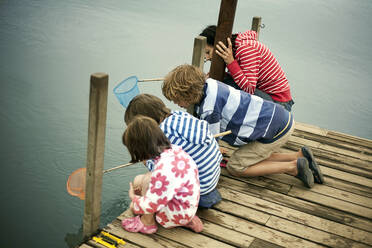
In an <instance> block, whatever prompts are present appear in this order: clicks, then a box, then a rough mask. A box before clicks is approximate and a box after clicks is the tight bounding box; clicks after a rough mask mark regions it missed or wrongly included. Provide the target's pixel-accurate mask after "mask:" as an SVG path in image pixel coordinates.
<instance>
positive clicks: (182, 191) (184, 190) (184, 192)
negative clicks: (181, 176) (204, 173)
mask: <svg viewBox="0 0 372 248" xmlns="http://www.w3.org/2000/svg"><path fill="white" fill-rule="evenodd" d="M193 188H194V185H193V184H190V181H187V182H186V183H183V184H181V187H179V188H177V189H176V192H177V195H180V196H182V197H187V196H189V195H192V194H193V191H192V189H193Z"/></svg>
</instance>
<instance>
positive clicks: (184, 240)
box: [118, 210, 230, 247]
mask: <svg viewBox="0 0 372 248" xmlns="http://www.w3.org/2000/svg"><path fill="white" fill-rule="evenodd" d="M131 216H133V213H132V212H131V211H130V210H127V211H125V212H123V213H122V214H121V215H120V216H119V217H118V219H119V220H120V221H121V220H123V219H124V218H127V217H131ZM119 224H120V223H119ZM120 228H121V226H120ZM121 229H122V231H124V232H125V233H127V234H129V232H126V231H125V230H124V229H123V228H121ZM206 232H207V233H210V232H211V231H210V230H209V231H208V230H206ZM130 234H131V235H132V237H133V236H134V235H133V234H132V233H130ZM139 235H140V236H144V235H141V234H139ZM145 236H146V235H145ZM147 236H153V237H158V236H159V237H161V238H162V239H163V243H164V242H174V244H173V246H170V247H174V245H176V244H177V245H178V244H183V245H186V246H188V247H220V246H221V245H223V246H226V247H230V246H229V245H227V244H225V243H222V242H220V241H218V240H213V239H212V238H210V237H208V236H203V235H202V234H196V233H194V232H192V231H190V230H189V229H186V228H182V227H176V228H170V229H165V228H163V227H161V226H159V229H158V231H157V232H156V234H154V235H147ZM133 238H137V239H138V238H140V237H133ZM221 240H223V238H221ZM131 242H133V243H137V242H135V241H132V240H131ZM147 242H151V240H150V241H149V240H147ZM137 244H139V243H137ZM140 245H142V244H140ZM150 247H151V246H150Z"/></svg>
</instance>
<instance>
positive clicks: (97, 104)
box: [83, 73, 108, 237]
mask: <svg viewBox="0 0 372 248" xmlns="http://www.w3.org/2000/svg"><path fill="white" fill-rule="evenodd" d="M107 90H108V75H107V74H104V73H95V74H92V75H91V78H90V95H89V125H88V154H87V172H86V183H85V193H86V195H85V205H84V218H83V236H84V237H89V236H91V235H92V234H93V233H95V232H96V231H97V230H98V227H99V223H100V215H101V193H102V175H103V172H102V171H103V156H104V152H105V135H106V115H107V113H106V112H107Z"/></svg>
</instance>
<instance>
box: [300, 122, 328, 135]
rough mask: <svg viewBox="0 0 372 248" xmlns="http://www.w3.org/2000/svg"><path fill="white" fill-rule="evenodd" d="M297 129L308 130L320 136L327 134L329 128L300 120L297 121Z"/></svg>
mask: <svg viewBox="0 0 372 248" xmlns="http://www.w3.org/2000/svg"><path fill="white" fill-rule="evenodd" d="M295 130H300V131H304V132H308V133H311V134H317V135H320V136H326V135H327V133H328V130H326V129H324V128H320V127H318V126H314V125H310V124H307V123H302V122H298V121H296V122H295Z"/></svg>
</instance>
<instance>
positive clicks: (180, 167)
mask: <svg viewBox="0 0 372 248" xmlns="http://www.w3.org/2000/svg"><path fill="white" fill-rule="evenodd" d="M188 162H189V160H188V159H187V158H184V157H178V156H176V159H175V160H174V161H173V162H172V165H173V168H172V172H174V173H175V175H176V177H178V176H181V178H183V177H184V176H185V174H186V173H187V170H188V169H189V168H190V165H189V164H188Z"/></svg>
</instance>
